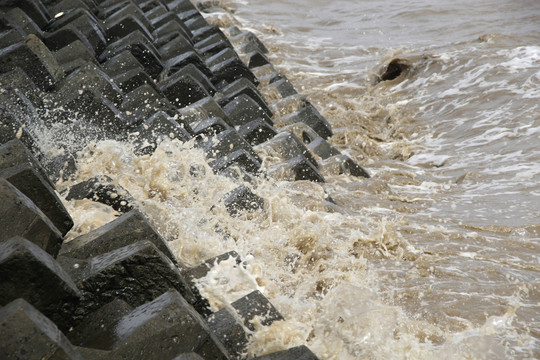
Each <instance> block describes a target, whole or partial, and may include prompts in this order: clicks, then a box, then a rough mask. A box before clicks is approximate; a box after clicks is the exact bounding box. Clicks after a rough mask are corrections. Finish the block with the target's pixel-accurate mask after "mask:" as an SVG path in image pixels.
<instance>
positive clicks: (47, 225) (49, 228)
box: [0, 178, 63, 256]
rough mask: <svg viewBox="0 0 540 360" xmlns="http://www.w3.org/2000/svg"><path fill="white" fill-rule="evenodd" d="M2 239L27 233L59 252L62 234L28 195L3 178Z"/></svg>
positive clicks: (0, 187) (0, 200) (0, 185)
mask: <svg viewBox="0 0 540 360" xmlns="http://www.w3.org/2000/svg"><path fill="white" fill-rule="evenodd" d="M0 229H2V231H1V232H0V241H2V240H6V239H9V238H11V237H13V236H23V237H25V238H27V239H28V240H30V241H31V242H33V243H35V244H36V245H37V246H39V247H41V248H42V249H44V250H45V251H47V252H48V253H50V254H51V255H52V256H56V254H57V253H58V250H59V249H60V246H61V244H62V241H63V239H62V234H61V233H60V231H59V230H58V229H57V228H56V227H55V226H54V224H53V223H52V222H51V221H50V220H49V219H48V218H47V216H46V215H45V214H44V213H43V212H42V211H41V210H39V209H38V208H37V206H36V205H35V204H34V203H33V202H32V200H30V199H29V198H28V197H27V196H26V195H24V194H23V193H22V192H20V191H19V190H18V189H17V188H16V187H15V186H13V185H12V184H11V183H9V182H8V181H7V180H5V179H1V178H0Z"/></svg>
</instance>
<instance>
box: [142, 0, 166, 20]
mask: <svg viewBox="0 0 540 360" xmlns="http://www.w3.org/2000/svg"><path fill="white" fill-rule="evenodd" d="M145 4H148V2H147V3H145ZM168 12H169V9H167V8H166V7H165V6H164V5H162V4H160V3H157V4H155V6H153V7H152V9H148V10H147V11H145V12H144V15H145V16H146V18H147V19H148V20H152V19H155V18H157V17H160V16H162V15H163V14H166V13H168Z"/></svg>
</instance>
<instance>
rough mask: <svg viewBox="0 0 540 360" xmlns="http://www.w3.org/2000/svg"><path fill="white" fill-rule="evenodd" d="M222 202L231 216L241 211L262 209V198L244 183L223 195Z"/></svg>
mask: <svg viewBox="0 0 540 360" xmlns="http://www.w3.org/2000/svg"><path fill="white" fill-rule="evenodd" d="M223 204H224V205H225V208H226V209H227V212H228V213H229V214H230V215H231V216H238V215H240V213H241V212H243V211H247V212H254V211H257V210H259V209H264V199H263V198H261V197H260V196H258V195H256V194H254V193H253V192H252V191H251V189H250V188H248V187H247V186H245V185H241V186H239V187H237V188H236V189H234V190H233V191H231V192H230V193H228V194H227V195H225V198H224V199H223Z"/></svg>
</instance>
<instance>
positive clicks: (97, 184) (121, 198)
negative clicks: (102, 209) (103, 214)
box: [66, 175, 135, 213]
mask: <svg viewBox="0 0 540 360" xmlns="http://www.w3.org/2000/svg"><path fill="white" fill-rule="evenodd" d="M82 199H90V200H92V201H96V202H100V203H102V204H105V205H108V206H110V207H112V208H113V209H114V210H116V211H119V212H122V213H125V212H128V211H130V210H132V209H133V206H134V204H135V199H133V197H132V196H131V195H130V194H129V192H128V191H127V190H126V189H124V188H123V187H122V186H121V185H118V184H114V183H113V180H112V179H111V178H110V177H108V176H106V175H101V176H95V177H93V178H91V179H89V180H86V181H83V182H80V183H78V184H75V185H73V186H72V187H71V188H70V189H69V192H68V194H67V195H66V200H68V201H69V200H82Z"/></svg>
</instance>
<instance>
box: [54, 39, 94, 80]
mask: <svg viewBox="0 0 540 360" xmlns="http://www.w3.org/2000/svg"><path fill="white" fill-rule="evenodd" d="M54 57H55V58H56V61H58V64H60V66H62V68H63V69H64V72H65V73H66V75H69V73H70V72H71V71H70V72H68V71H66V70H67V69H66V65H67V64H69V63H71V62H73V61H76V60H79V59H81V60H84V61H86V62H92V63H94V64H96V65H97V61H96V59H95V54H94V53H93V50H92V49H91V48H89V47H88V46H87V44H84V43H83V42H82V41H81V40H79V39H77V40H75V41H73V42H70V43H69V44H67V45H66V46H63V47H62V48H60V49H59V50H57V51H56V52H55V53H54ZM73 70H74V69H73Z"/></svg>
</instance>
